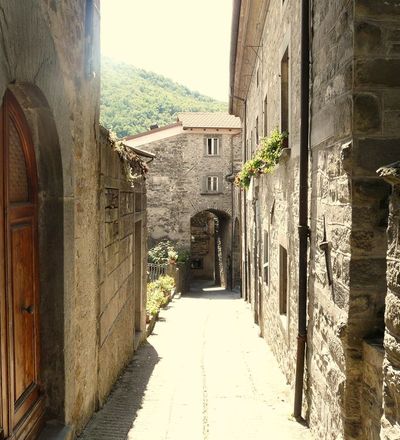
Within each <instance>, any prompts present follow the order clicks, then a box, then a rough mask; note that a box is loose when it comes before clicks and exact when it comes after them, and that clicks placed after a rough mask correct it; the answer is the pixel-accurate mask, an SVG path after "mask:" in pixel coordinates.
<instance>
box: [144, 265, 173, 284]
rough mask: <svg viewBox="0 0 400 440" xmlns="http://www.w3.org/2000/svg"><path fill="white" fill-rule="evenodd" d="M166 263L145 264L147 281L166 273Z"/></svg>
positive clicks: (154, 279)
mask: <svg viewBox="0 0 400 440" xmlns="http://www.w3.org/2000/svg"><path fill="white" fill-rule="evenodd" d="M167 267H168V265H167V264H155V263H148V264H147V282H149V283H151V282H152V281H156V280H157V279H158V278H159V277H160V276H162V275H165V274H166V273H167Z"/></svg>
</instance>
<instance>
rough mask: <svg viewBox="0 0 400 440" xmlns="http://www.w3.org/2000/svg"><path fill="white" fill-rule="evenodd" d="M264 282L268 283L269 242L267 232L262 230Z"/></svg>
mask: <svg viewBox="0 0 400 440" xmlns="http://www.w3.org/2000/svg"><path fill="white" fill-rule="evenodd" d="M263 269H264V283H265V284H268V274H269V243H268V232H264V264H263Z"/></svg>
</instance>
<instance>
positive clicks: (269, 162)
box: [235, 129, 287, 189]
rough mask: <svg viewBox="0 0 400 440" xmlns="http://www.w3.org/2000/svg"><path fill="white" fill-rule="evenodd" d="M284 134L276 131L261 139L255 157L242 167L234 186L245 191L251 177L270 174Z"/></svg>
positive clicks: (279, 152)
mask: <svg viewBox="0 0 400 440" xmlns="http://www.w3.org/2000/svg"><path fill="white" fill-rule="evenodd" d="M286 138H287V134H286V133H281V132H280V131H279V130H278V129H275V130H273V131H272V132H271V134H270V135H269V136H268V137H265V138H262V139H261V140H260V144H259V146H258V148H257V151H256V153H255V155H254V156H253V157H252V158H251V159H249V160H248V161H247V162H245V164H244V165H243V167H242V169H241V170H240V171H239V172H238V173H237V175H236V177H235V184H236V185H237V186H239V187H241V188H244V189H247V188H248V187H249V185H250V181H251V178H252V177H255V176H257V175H259V174H266V173H269V172H271V171H272V170H273V169H274V168H275V166H276V165H277V163H278V162H279V158H280V156H281V152H282V149H283V147H284V143H285V139H286Z"/></svg>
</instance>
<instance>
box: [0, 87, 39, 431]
mask: <svg viewBox="0 0 400 440" xmlns="http://www.w3.org/2000/svg"><path fill="white" fill-rule="evenodd" d="M0 132H1V136H0V157H1V168H2V169H1V176H2V177H1V179H0V224H1V228H0V261H1V263H0V292H1V294H0V315H1V333H0V335H1V337H0V341H1V342H0V344H1V353H2V356H1V361H0V365H1V372H2V381H1V387H2V390H1V391H2V405H1V410H2V411H1V420H2V426H1V429H2V431H3V437H5V438H8V437H13V438H14V437H16V438H22V437H25V436H26V435H32V434H33V433H34V432H35V431H37V430H38V427H39V426H40V424H41V420H42V418H43V412H44V399H43V391H42V387H41V384H40V318H39V306H40V292H39V267H38V252H39V249H38V184H37V169H36V158H35V152H34V148H33V142H32V138H31V133H30V130H29V126H28V123H27V121H26V118H25V116H24V114H23V111H22V109H21V107H20V105H19V104H18V102H17V100H16V99H15V97H14V95H13V94H12V93H11V92H10V91H7V92H6V94H5V96H4V99H3V101H2V104H1V107H0Z"/></svg>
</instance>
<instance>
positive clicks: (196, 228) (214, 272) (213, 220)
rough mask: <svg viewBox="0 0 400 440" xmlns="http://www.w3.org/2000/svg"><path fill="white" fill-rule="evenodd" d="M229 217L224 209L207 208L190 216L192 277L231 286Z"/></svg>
mask: <svg viewBox="0 0 400 440" xmlns="http://www.w3.org/2000/svg"><path fill="white" fill-rule="evenodd" d="M230 225H231V217H230V215H229V214H227V213H226V212H224V211H219V210H216V209H207V210H203V211H200V212H198V213H196V214H195V215H193V216H192V217H191V219H190V241H191V242H190V274H191V280H192V281H193V280H202V281H207V282H212V283H213V284H215V285H218V286H222V287H230V284H231V277H232V275H231V274H232V256H231V245H230V243H231V234H230Z"/></svg>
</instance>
